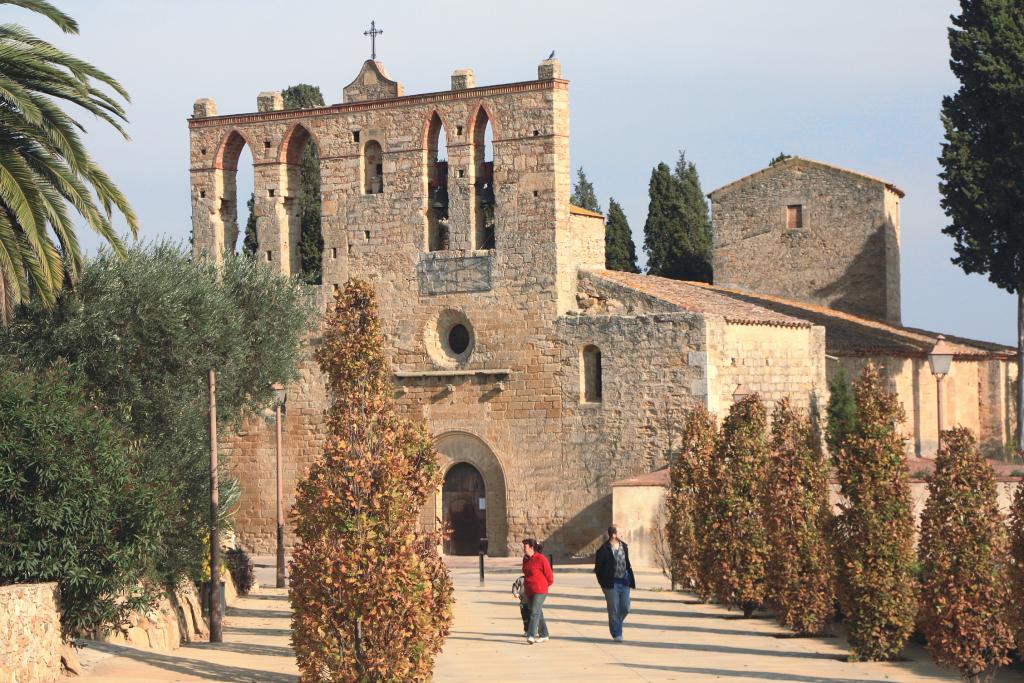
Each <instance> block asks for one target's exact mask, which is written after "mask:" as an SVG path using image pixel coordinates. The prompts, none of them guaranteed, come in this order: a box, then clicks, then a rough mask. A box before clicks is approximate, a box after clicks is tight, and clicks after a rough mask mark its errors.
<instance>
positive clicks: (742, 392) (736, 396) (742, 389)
mask: <svg viewBox="0 0 1024 683" xmlns="http://www.w3.org/2000/svg"><path fill="white" fill-rule="evenodd" d="M750 393H751V392H750V389H748V388H747V385H746V384H740V385H738V386H737V387H736V390H735V391H733V392H732V401H733V403H739V402H740V401H742V400H743V399H745V398H746V397H747V396H750Z"/></svg>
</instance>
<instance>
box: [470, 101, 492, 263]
mask: <svg viewBox="0 0 1024 683" xmlns="http://www.w3.org/2000/svg"><path fill="white" fill-rule="evenodd" d="M473 171H474V178H473V196H474V206H473V208H474V211H473V214H474V223H475V225H474V229H473V246H474V248H476V249H494V248H495V246H496V244H495V235H494V208H495V194H494V131H493V129H492V127H491V121H490V119H489V118H488V116H487V110H486V109H484V108H483V107H480V109H479V110H478V111H477V114H476V121H474V123H473Z"/></svg>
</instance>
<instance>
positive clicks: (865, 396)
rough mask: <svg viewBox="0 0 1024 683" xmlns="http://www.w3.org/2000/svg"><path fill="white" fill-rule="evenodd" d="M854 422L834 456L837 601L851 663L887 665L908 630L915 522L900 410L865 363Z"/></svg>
mask: <svg viewBox="0 0 1024 683" xmlns="http://www.w3.org/2000/svg"><path fill="white" fill-rule="evenodd" d="M854 396H855V398H856V403H857V423H856V425H855V426H854V429H853V431H852V432H851V433H850V434H849V435H848V436H847V437H846V439H845V440H844V442H843V445H842V447H841V448H840V449H839V452H838V453H837V454H836V473H837V475H838V478H839V485H840V490H841V494H842V498H843V500H844V501H845V502H844V503H843V504H842V505H841V514H840V515H839V517H838V518H837V519H836V520H835V526H834V529H835V536H834V540H833V542H834V543H835V546H836V554H837V562H836V564H837V567H838V568H839V584H838V586H839V590H838V594H839V601H840V604H841V605H842V608H843V613H844V614H845V615H846V616H847V624H848V625H849V641H850V648H851V650H852V652H851V657H852V658H853V659H856V660H888V659H892V658H894V657H896V656H898V655H899V653H900V652H901V651H902V650H903V647H904V645H906V643H907V639H908V638H910V634H911V633H912V632H913V630H914V618H915V616H916V615H917V608H918V605H917V595H916V586H915V582H914V563H915V559H916V558H915V553H914V517H913V514H912V512H911V507H910V485H909V483H908V477H909V475H908V472H907V466H906V461H905V453H904V448H903V437H902V436H901V435H900V432H899V430H900V425H902V424H903V420H904V413H903V407H902V406H901V405H900V403H899V400H898V399H897V398H896V396H895V395H894V394H891V393H889V392H888V391H886V390H885V387H884V385H883V384H882V379H881V377H880V376H879V373H878V369H877V368H876V367H875V366H874V365H873V364H868V366H867V367H865V368H864V371H863V373H861V377H860V379H859V380H858V381H857V383H856V384H855V385H854Z"/></svg>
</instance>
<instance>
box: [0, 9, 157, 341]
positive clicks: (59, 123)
mask: <svg viewBox="0 0 1024 683" xmlns="http://www.w3.org/2000/svg"><path fill="white" fill-rule="evenodd" d="M0 5H13V6H15V7H23V8H26V9H29V10H31V11H33V12H36V13H38V14H40V15H42V16H44V17H46V18H47V19H49V20H51V21H53V23H55V24H56V25H57V26H58V27H59V28H60V29H61V30H62V31H64V33H69V34H77V33H78V24H77V23H76V22H75V20H74V19H72V18H71V17H70V16H68V15H67V14H65V13H63V12H61V11H60V10H58V9H57V8H56V7H54V6H53V5H52V4H51V3H49V2H47V1H46V0H0ZM104 86H106V88H109V89H110V90H112V91H113V94H109V93H107V92H105V91H104ZM0 90H2V94H0V208H2V210H0V326H3V325H6V324H8V323H9V322H10V319H11V316H12V313H13V310H14V306H15V304H17V303H19V302H22V301H25V300H27V299H28V298H29V297H30V294H31V295H32V296H33V297H34V298H37V299H38V300H39V302H40V303H42V304H43V305H45V306H52V305H53V304H54V303H55V302H56V300H57V295H58V294H59V292H60V290H61V288H62V287H63V286H64V285H65V284H67V283H68V282H71V283H73V282H74V281H75V280H76V279H77V278H78V276H79V275H80V274H81V271H82V263H83V261H82V252H81V249H80V248H79V245H78V238H77V236H76V235H75V225H74V220H73V218H72V215H71V212H70V211H69V209H71V208H73V209H74V211H75V212H77V213H78V214H79V215H80V216H81V217H82V219H84V221H85V224H86V225H88V226H89V227H90V228H91V229H93V230H95V231H96V232H97V233H98V234H99V235H100V236H102V237H103V238H104V239H105V240H106V241H107V242H108V243H109V244H110V246H111V247H112V248H113V249H114V251H115V252H116V253H118V254H123V253H124V245H123V243H122V242H121V238H120V237H119V236H118V234H117V231H116V229H115V228H114V225H113V217H114V211H115V210H116V211H117V212H119V213H120V214H121V215H122V216H123V217H124V218H125V219H126V220H127V222H128V229H129V230H130V231H131V233H132V235H135V234H137V233H138V229H139V224H138V219H137V218H136V217H135V213H134V212H133V211H132V208H131V207H130V206H129V205H128V200H127V199H125V197H124V195H122V194H121V191H120V190H118V189H117V187H116V186H115V185H114V183H113V182H112V181H111V180H110V178H109V177H108V176H107V174H106V173H104V172H103V169H101V168H100V167H99V166H98V165H97V164H96V162H95V161H93V159H92V157H91V156H89V152H88V151H87V150H86V149H85V146H84V145H83V144H82V139H81V137H80V135H79V132H80V131H82V130H84V128H83V127H82V125H81V124H80V123H78V121H76V120H75V119H73V118H72V117H71V116H69V115H68V114H67V113H66V112H65V111H64V110H62V109H61V107H60V106H59V105H58V102H66V103H68V104H73V105H76V106H77V107H81V108H82V109H83V110H85V111H87V112H90V113H91V114H93V115H94V116H96V117H97V118H98V119H100V120H101V121H105V122H106V123H109V124H110V125H111V126H113V127H114V129H115V130H117V131H118V132H119V133H121V134H122V135H124V136H125V138H127V137H128V135H127V133H126V132H125V131H124V129H123V128H122V127H121V123H122V122H127V118H126V116H125V113H124V109H123V108H122V106H121V104H120V102H119V101H118V98H123V99H124V100H125V101H127V100H128V99H129V98H128V93H127V91H125V89H124V88H123V87H121V85H120V84H119V83H118V82H117V81H116V80H114V79H113V78H111V77H110V76H108V75H107V74H105V73H104V72H103V71H100V70H99V69H97V68H96V67H94V66H92V65H91V64H89V63H88V62H85V61H83V60H81V59H78V58H76V57H74V56H72V55H70V54H68V53H66V52H63V51H62V50H60V49H58V48H57V47H55V46H53V45H51V44H50V43H48V42H46V41H44V40H40V39H39V38H36V37H35V36H34V35H32V34H31V33H30V32H29V31H27V30H26V29H25V28H24V27H22V26H18V25H16V24H3V25H2V26H0Z"/></svg>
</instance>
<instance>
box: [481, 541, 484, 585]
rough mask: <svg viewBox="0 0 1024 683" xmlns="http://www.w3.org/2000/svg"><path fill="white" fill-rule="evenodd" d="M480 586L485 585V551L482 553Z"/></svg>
mask: <svg viewBox="0 0 1024 683" xmlns="http://www.w3.org/2000/svg"><path fill="white" fill-rule="evenodd" d="M480 585H481V586H482V585H484V551H482V550H481V551H480Z"/></svg>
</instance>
